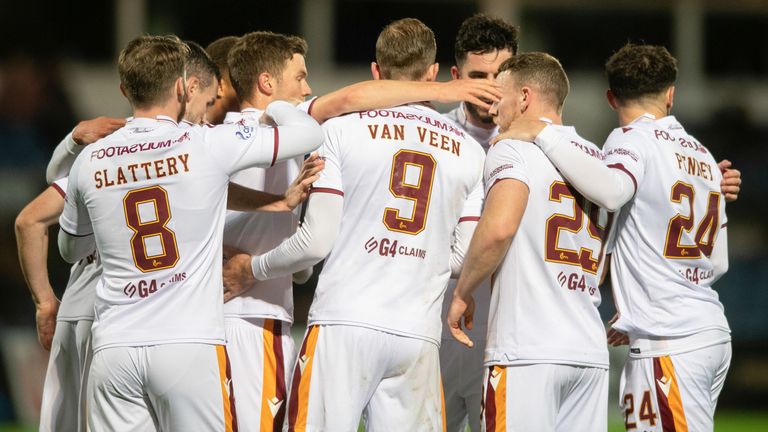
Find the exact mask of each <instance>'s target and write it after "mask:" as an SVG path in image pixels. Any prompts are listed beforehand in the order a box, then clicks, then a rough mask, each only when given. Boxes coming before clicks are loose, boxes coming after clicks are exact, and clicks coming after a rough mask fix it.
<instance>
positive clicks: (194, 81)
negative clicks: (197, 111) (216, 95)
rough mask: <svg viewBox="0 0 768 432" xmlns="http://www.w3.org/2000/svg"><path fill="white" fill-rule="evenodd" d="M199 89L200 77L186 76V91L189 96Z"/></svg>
mask: <svg viewBox="0 0 768 432" xmlns="http://www.w3.org/2000/svg"><path fill="white" fill-rule="evenodd" d="M198 90H200V79H199V78H198V77H196V76H191V77H189V78H187V93H188V94H189V95H190V96H191V95H193V94H195V93H197V91H198Z"/></svg>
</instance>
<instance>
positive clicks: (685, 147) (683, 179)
mask: <svg viewBox="0 0 768 432" xmlns="http://www.w3.org/2000/svg"><path fill="white" fill-rule="evenodd" d="M604 149H605V151H606V157H607V160H608V163H611V160H612V157H614V155H619V154H624V155H629V156H630V157H631V158H630V159H629V160H627V159H626V156H625V158H624V160H625V162H627V164H628V166H626V167H625V166H622V168H623V169H624V170H625V171H627V172H628V173H630V175H631V176H632V178H633V181H635V182H636V187H637V190H636V193H635V196H634V198H633V199H632V200H631V201H629V203H627V204H626V205H625V206H624V207H623V208H622V210H621V213H620V215H619V216H618V218H617V230H618V231H617V233H618V234H617V238H616V246H615V247H616V249H615V252H614V254H613V255H614V256H613V260H612V268H611V271H612V281H613V286H614V292H615V298H616V303H617V308H618V311H619V314H620V317H619V320H618V321H617V322H616V323H615V324H614V327H616V328H618V329H620V330H623V331H628V332H630V333H632V334H634V335H649V336H685V335H690V334H693V333H696V332H698V331H702V330H707V329H719V330H725V331H729V328H728V323H727V320H726V319H725V314H724V313H723V306H722V304H721V303H720V301H719V300H718V296H717V293H716V292H715V291H714V290H712V288H711V286H712V282H713V281H714V280H715V279H717V278H718V277H719V276H720V275H721V274H722V271H718V269H716V268H715V266H714V263H713V261H712V260H711V259H710V255H711V254H712V251H713V248H714V245H715V242H716V241H717V239H718V234H719V232H720V231H721V227H723V226H725V224H726V222H727V220H726V216H725V201H724V199H723V197H722V196H721V193H720V182H721V180H722V174H721V173H720V171H719V169H718V166H717V163H716V162H715V159H714V158H713V157H712V155H711V154H710V152H709V151H708V150H707V149H706V148H705V147H704V146H702V145H701V144H700V143H699V142H698V141H697V140H696V139H695V138H694V137H692V136H691V135H690V134H688V133H687V132H686V131H685V129H684V128H683V127H682V126H681V125H680V123H679V122H678V121H677V120H676V119H675V118H674V117H672V116H668V117H664V118H661V119H658V120H655V119H652V118H650V117H648V118H646V117H642V118H641V119H640V120H638V121H636V122H634V123H632V124H630V125H628V126H626V127H623V128H618V129H616V130H614V131H613V132H612V133H611V135H610V136H609V137H608V140H607V141H606V145H605V148H604ZM635 160H638V161H640V162H638V163H641V164H642V165H633V163H634V162H635ZM639 167H641V168H639Z"/></svg>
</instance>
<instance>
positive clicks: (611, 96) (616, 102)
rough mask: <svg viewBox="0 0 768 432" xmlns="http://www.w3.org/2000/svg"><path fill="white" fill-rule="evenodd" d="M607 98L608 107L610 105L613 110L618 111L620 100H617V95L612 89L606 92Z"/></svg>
mask: <svg viewBox="0 0 768 432" xmlns="http://www.w3.org/2000/svg"><path fill="white" fill-rule="evenodd" d="M605 97H606V99H608V105H610V106H611V108H612V109H614V110H616V109H618V108H619V100H618V99H616V95H615V94H613V92H612V91H611V89H608V90H606V91H605Z"/></svg>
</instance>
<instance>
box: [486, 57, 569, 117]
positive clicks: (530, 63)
mask: <svg viewBox="0 0 768 432" xmlns="http://www.w3.org/2000/svg"><path fill="white" fill-rule="evenodd" d="M502 72H510V73H511V74H513V75H514V76H515V80H516V83H517V84H518V85H520V86H530V87H535V88H536V89H537V90H538V91H539V92H541V94H542V95H545V96H547V97H548V98H549V99H550V102H551V103H553V104H554V106H555V107H556V108H557V109H558V110H560V109H561V108H562V107H563V104H564V103H565V98H566V97H567V96H568V89H569V84H568V76H567V75H566V74H565V71H564V70H563V66H562V65H561V64H560V62H559V61H558V60H557V59H556V58H554V57H552V56H551V55H549V54H547V53H542V52H531V53H523V54H518V55H516V56H514V57H511V58H510V59H508V60H507V61H505V62H504V63H502V64H501V66H499V74H501V73H502Z"/></svg>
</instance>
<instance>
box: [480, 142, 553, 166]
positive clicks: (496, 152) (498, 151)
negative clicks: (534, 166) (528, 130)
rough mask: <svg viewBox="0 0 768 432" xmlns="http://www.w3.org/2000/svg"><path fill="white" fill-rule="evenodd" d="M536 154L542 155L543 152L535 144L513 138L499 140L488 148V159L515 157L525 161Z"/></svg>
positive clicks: (536, 155)
mask: <svg viewBox="0 0 768 432" xmlns="http://www.w3.org/2000/svg"><path fill="white" fill-rule="evenodd" d="M538 156H544V153H543V152H542V151H541V149H539V147H538V146H537V145H536V144H534V143H532V142H529V141H521V140H515V139H504V140H501V141H499V142H497V143H496V144H494V145H493V146H491V148H490V149H488V159H496V158H502V159H506V158H515V159H520V160H521V161H525V160H527V159H531V158H532V157H538ZM544 157H546V156H544Z"/></svg>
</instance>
